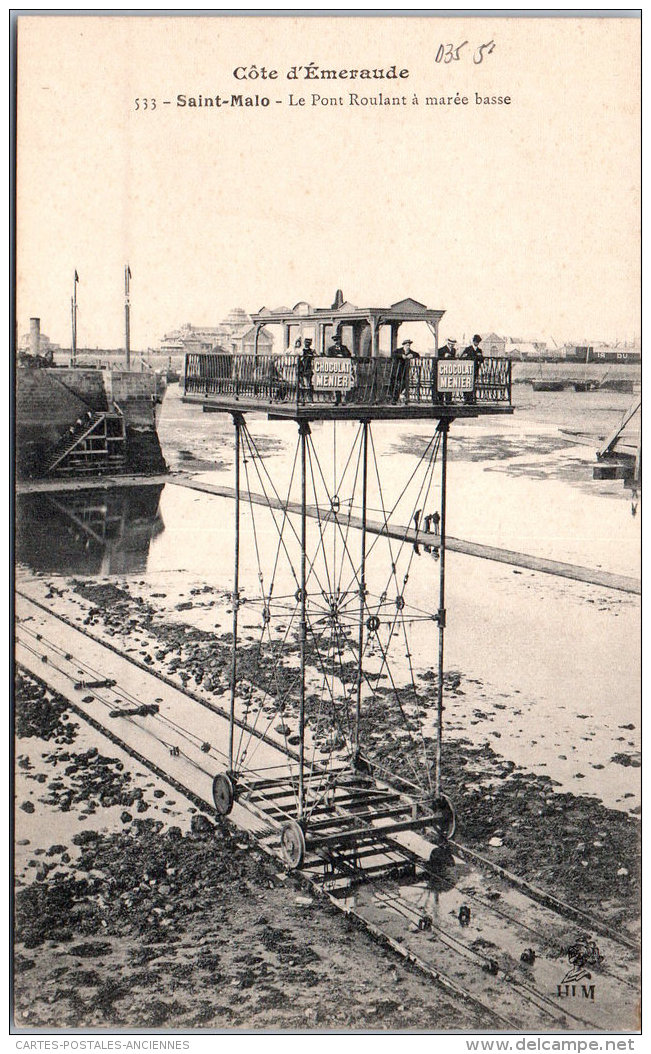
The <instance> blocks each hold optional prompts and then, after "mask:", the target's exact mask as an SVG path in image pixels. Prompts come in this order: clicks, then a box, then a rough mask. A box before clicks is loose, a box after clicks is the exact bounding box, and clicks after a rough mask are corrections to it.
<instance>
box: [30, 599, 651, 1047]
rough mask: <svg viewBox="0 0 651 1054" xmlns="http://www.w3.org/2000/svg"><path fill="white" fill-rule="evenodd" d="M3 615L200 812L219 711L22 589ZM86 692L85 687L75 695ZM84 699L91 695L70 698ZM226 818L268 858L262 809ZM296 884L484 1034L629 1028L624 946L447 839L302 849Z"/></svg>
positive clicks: (222, 743) (81, 708)
mask: <svg viewBox="0 0 651 1054" xmlns="http://www.w3.org/2000/svg"><path fill="white" fill-rule="evenodd" d="M16 608H17V616H18V618H17V627H16V659H17V662H18V664H19V665H20V666H21V667H22V668H24V669H25V670H26V671H27V672H28V673H30V674H31V675H32V676H35V677H36V678H38V679H39V680H40V681H42V682H43V683H45V684H46V685H47V686H48V687H49V688H51V689H53V690H55V691H57V692H58V693H59V694H61V695H62V696H63V697H64V698H65V699H67V700H68V702H69V703H70V706H71V707H72V708H73V709H74V710H75V712H76V713H78V714H79V715H80V716H82V717H83V718H84V719H86V720H88V721H89V722H90V723H91V724H92V725H93V726H94V727H95V728H97V729H98V730H100V731H101V732H102V733H103V734H105V735H107V736H108V737H109V738H110V739H112V740H113V741H114V742H115V743H117V744H119V745H120V746H121V747H122V748H123V749H125V750H126V751H127V752H129V753H131V754H132V756H134V757H137V759H138V760H139V761H140V762H141V763H142V764H145V765H147V766H149V768H150V769H151V770H152V771H154V772H155V773H156V774H157V775H158V777H159V778H162V779H164V780H166V781H168V782H169V783H170V784H171V785H172V786H174V787H175V788H176V789H177V790H180V791H182V792H183V793H185V794H186V796H187V797H188V798H189V799H190V800H192V801H194V802H195V803H198V804H200V806H201V807H202V808H203V809H204V810H205V811H207V812H210V813H213V812H214V807H213V799H212V781H213V778H214V775H215V774H216V773H217V772H218V771H220V770H223V766H224V759H225V757H226V750H227V738H228V723H227V714H226V710H225V708H224V709H222V708H221V707H219V705H218V704H215V702H214V701H208V700H207V699H203V698H201V696H200V694H199V693H196V692H193V693H191V694H190V693H188V692H187V691H186V690H185V689H184V688H183V686H182V684H181V683H180V682H179V683H175V682H174V681H173V679H172V678H169V677H165V676H163V675H161V674H158V673H156V672H155V671H153V670H152V669H151V668H150V667H149V666H147V665H145V664H144V663H141V662H139V661H138V660H134V659H131V658H127V657H125V656H124V655H122V654H121V653H120V652H119V650H118V649H117V648H115V646H111V645H109V644H108V643H107V642H105V641H103V640H102V639H101V638H100V637H99V636H95V635H94V634H91V633H90V632H89V631H88V630H87V629H86V628H85V627H81V626H76V625H75V624H74V623H73V621H72V620H71V619H69V618H65V617H64V616H62V615H60V614H57V613H55V612H53V611H52V610H51V609H50V608H49V607H48V606H47V605H46V604H43V603H41V602H40V601H38V600H36V599H34V598H33V597H30V596H29V595H28V594H27V593H25V592H24V591H23V590H18V593H17V600H16ZM89 683H90V684H94V685H95V687H93V688H92V689H87V688H84V687H79V686H80V685H81V686H84V685H88V684H89ZM88 692H92V699H91V701H88V702H83V699H84V698H86V699H87V700H88V699H89V698H90V696H89V695H88ZM148 708H149V709H148ZM256 749H258V750H259V751H260V753H261V755H263V756H264V759H265V764H268V765H269V766H273V765H281V764H283V763H284V764H287V757H288V755H287V753H286V752H285V750H284V747H283V745H282V743H281V742H276V741H274V739H273V736H267V737H265V738H261V739H260V740H259V745H258V747H257V748H256ZM230 819H231V820H232V822H233V823H235V824H236V825H237V826H238V827H240V828H241V829H243V830H245V831H247V832H248V834H249V835H251V836H252V837H253V838H254V839H255V840H256V842H257V843H258V844H259V845H260V846H261V848H262V849H263V850H264V851H265V852H267V853H268V854H270V855H271V856H273V857H274V858H276V859H277V858H278V856H279V849H280V846H279V840H278V830H277V826H276V825H274V824H272V823H270V822H267V821H266V818H265V814H264V810H259V809H258V810H252V809H250V808H247V806H246V802H245V801H242V802H241V803H240V802H237V801H236V802H235V805H234V807H233V811H232V813H231V815H230ZM425 833H427V832H425ZM297 877H299V878H300V879H301V880H302V881H305V882H308V883H309V884H310V885H311V887H312V888H313V889H314V890H315V891H316V892H319V893H320V894H322V895H324V896H326V897H328V898H329V899H330V901H331V902H332V903H334V904H335V905H336V906H337V907H338V908H339V909H340V910H342V911H343V912H345V913H346V914H348V915H349V916H351V917H354V918H355V919H356V920H358V922H359V923H360V924H361V925H363V926H364V928H365V929H367V930H368V931H369V932H370V933H372V934H374V935H375V936H376V937H377V938H378V939H380V940H382V941H385V942H386V943H388V944H389V945H390V946H391V947H392V948H394V949H395V951H396V952H397V953H399V954H400V955H402V956H403V957H405V958H406V959H408V960H410V961H411V962H413V963H414V964H416V965H417V966H418V967H419V968H420V969H421V970H422V971H423V972H425V973H426V974H427V975H428V976H430V977H431V978H432V979H433V980H434V981H436V983H437V984H439V985H440V986H441V987H442V988H444V989H445V990H446V991H448V992H450V993H452V994H453V995H454V996H455V997H457V998H459V999H460V1000H462V1001H464V1002H465V1003H466V1004H467V1005H468V1006H469V1008H473V1009H474V1010H475V1011H476V1012H477V1013H479V1014H480V1016H481V1017H482V1018H483V1019H484V1020H489V1021H492V1022H493V1023H494V1026H495V1028H496V1029H501V1030H504V1029H512V1030H517V1031H524V1030H531V1031H555V1030H558V1031H566V1030H572V1029H574V1030H581V1031H585V1030H590V1031H602V1030H603V1031H608V1030H612V1027H613V1023H614V1022H617V1025H618V1027H619V1028H621V1029H623V1030H635V1029H637V1027H638V999H639V976H638V962H637V946H636V945H635V942H634V941H633V940H632V939H631V938H630V937H629V936H627V935H625V934H622V933H618V932H616V931H614V930H613V929H612V927H611V926H610V925H609V924H608V923H607V922H606V921H604V920H602V919H599V918H594V917H592V916H588V915H586V914H585V913H583V912H581V911H580V910H579V909H578V908H576V907H574V906H573V905H569V904H566V903H564V902H563V901H561V900H559V899H558V898H556V897H553V896H551V895H549V894H547V893H545V892H544V891H541V890H538V889H535V888H534V887H531V886H529V885H528V884H527V883H526V882H525V881H524V880H522V879H521V878H519V877H518V876H515V875H511V874H509V873H508V872H506V871H504V870H503V869H501V868H499V867H496V866H495V865H494V864H493V863H492V862H491V861H489V860H486V859H485V858H483V857H481V856H480V855H479V854H476V853H474V852H473V851H472V850H469V849H467V848H466V847H464V846H463V845H462V844H461V843H458V842H450V843H448V844H447V846H445V847H443V848H441V847H440V846H439V845H438V844H437V842H436V839H435V838H434V840H428V838H427V837H423V835H422V834H415V833H413V832H407V833H405V834H396V835H395V836H394V837H392V838H388V837H386V836H384V835H382V836H381V837H377V838H375V839H374V838H373V836H372V834H369V836H368V837H367V838H366V839H365V840H364V842H363V844H362V845H360V846H352V847H351V846H347V847H346V848H344V849H342V850H340V851H337V850H336V849H333V850H332V851H328V852H317V851H314V852H311V853H310V852H309V851H308V853H307V854H306V857H305V860H304V862H303V865H302V868H301V871H300V872H298V873H297ZM568 952H569V953H570V957H568ZM572 957H573V958H574V960H575V961H574V963H573V962H571V961H570V958H572ZM581 960H583V965H581ZM573 978H574V979H573Z"/></svg>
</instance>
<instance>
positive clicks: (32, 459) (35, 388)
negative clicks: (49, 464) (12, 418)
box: [16, 368, 165, 477]
mask: <svg viewBox="0 0 651 1054" xmlns="http://www.w3.org/2000/svg"><path fill="white" fill-rule="evenodd" d="M156 384H157V382H156V377H155V376H154V375H153V374H151V373H127V372H114V371H111V370H88V369H75V368H70V369H30V368H24V369H22V368H19V369H17V370H16V468H17V472H18V475H19V476H23V477H24V476H31V477H34V476H39V475H41V474H42V471H43V465H44V463H45V461H46V459H47V457H48V454H49V452H50V451H51V450H52V448H53V447H54V446H55V445H56V444H57V443H58V442H60V441H61V439H62V438H63V436H65V435H66V433H67V432H68V431H69V429H70V428H71V426H73V425H74V424H75V422H76V421H77V420H78V418H80V417H83V416H84V415H85V414H86V413H87V412H88V411H89V410H90V411H92V412H98V411H106V410H110V409H112V407H113V403H114V402H115V403H117V404H118V406H119V407H120V410H121V411H122V413H123V415H124V419H125V425H126V432H127V466H126V468H125V471H128V472H148V471H151V472H162V471H164V470H165V461H164V459H163V455H162V451H161V448H160V443H159V441H158V435H157V433H156V414H155V411H156V398H157V395H158V392H157V387H156Z"/></svg>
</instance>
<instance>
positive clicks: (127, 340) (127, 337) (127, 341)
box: [124, 264, 131, 370]
mask: <svg viewBox="0 0 651 1054" xmlns="http://www.w3.org/2000/svg"><path fill="white" fill-rule="evenodd" d="M130 281H131V268H130V267H129V264H127V266H126V267H125V268H124V350H125V363H126V368H127V370H130V369H131V320H130V318H129V313H130V306H129V282H130Z"/></svg>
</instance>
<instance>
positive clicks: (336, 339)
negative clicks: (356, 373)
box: [326, 333, 352, 359]
mask: <svg viewBox="0 0 651 1054" xmlns="http://www.w3.org/2000/svg"><path fill="white" fill-rule="evenodd" d="M326 356H327V358H329V359H350V358H352V356H351V354H350V350H349V349H348V348H347V347H346V345H345V344H342V343H341V337H340V336H339V334H338V333H335V334H334V336H333V338H332V344H331V345H330V347H329V348H328V350H327V351H326Z"/></svg>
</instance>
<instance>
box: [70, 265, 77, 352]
mask: <svg viewBox="0 0 651 1054" xmlns="http://www.w3.org/2000/svg"><path fill="white" fill-rule="evenodd" d="M78 281H79V275H78V274H77V271H76V270H75V278H74V282H73V283H72V299H71V301H70V310H71V315H72V345H71V348H70V365H71V366H75V365H76V363H77V282H78Z"/></svg>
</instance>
